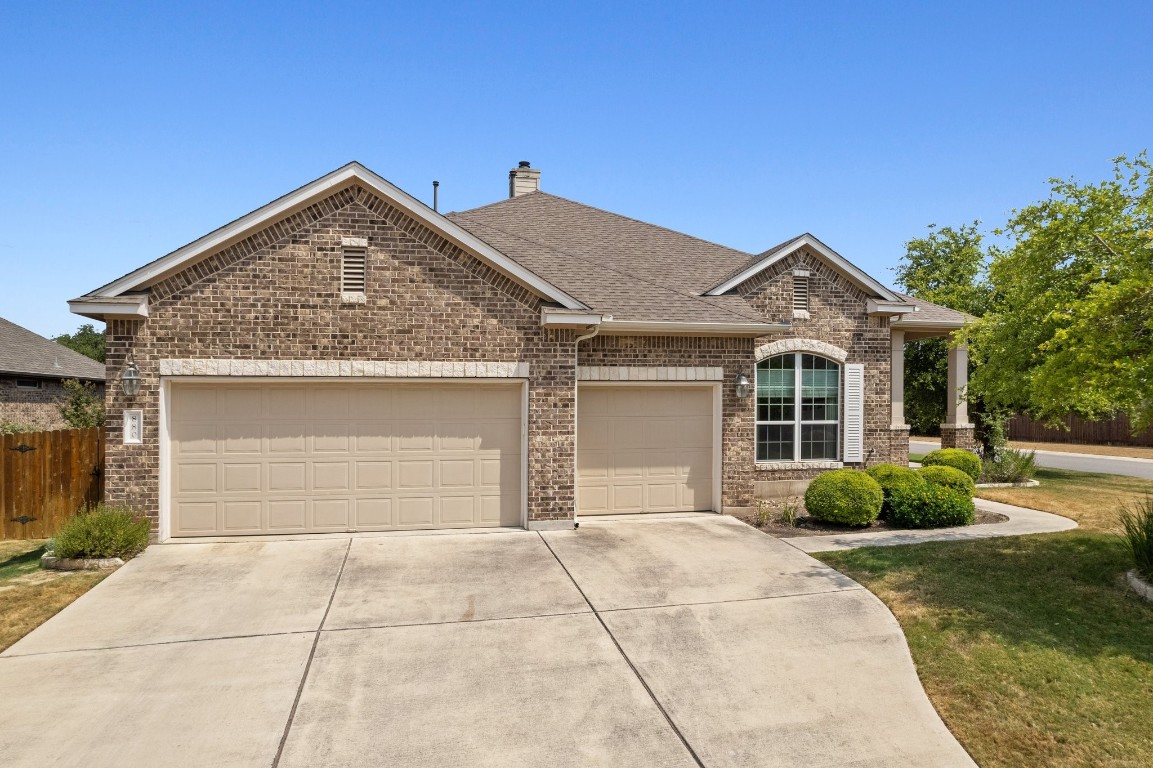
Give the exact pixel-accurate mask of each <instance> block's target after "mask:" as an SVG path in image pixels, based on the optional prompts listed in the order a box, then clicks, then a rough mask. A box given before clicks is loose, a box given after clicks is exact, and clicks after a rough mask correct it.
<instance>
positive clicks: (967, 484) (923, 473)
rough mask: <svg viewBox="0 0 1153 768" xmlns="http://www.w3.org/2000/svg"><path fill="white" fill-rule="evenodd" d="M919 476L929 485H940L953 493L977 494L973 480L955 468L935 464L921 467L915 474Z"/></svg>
mask: <svg viewBox="0 0 1153 768" xmlns="http://www.w3.org/2000/svg"><path fill="white" fill-rule="evenodd" d="M916 474H917V475H920V477H921V479H922V480H924V481H925V482H926V483H929V484H930V485H941V486H944V487H946V488H952V489H953V490H954V491H960V492H961V493H963V494H965V495H967V496H972V495H973V494H974V493H976V492H977V486H976V484H975V483H974V482H973V478H971V477H969V476H968V475H966V474H965V473H964V472H962V471H961V470H959V469H957V468H956V467H946V466H945V465H944V464H936V465H933V466H928V467H921V468H920V469H918V470H917V472H916Z"/></svg>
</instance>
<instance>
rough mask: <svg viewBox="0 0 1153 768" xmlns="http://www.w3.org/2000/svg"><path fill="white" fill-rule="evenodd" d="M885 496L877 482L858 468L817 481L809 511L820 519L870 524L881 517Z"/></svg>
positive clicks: (822, 476)
mask: <svg viewBox="0 0 1153 768" xmlns="http://www.w3.org/2000/svg"><path fill="white" fill-rule="evenodd" d="M884 499H885V494H884V492H883V491H882V490H881V486H880V484H878V483H877V481H876V480H874V479H873V478H871V477H869V476H868V475H866V474H865V473H864V472H861V471H860V470H856V469H834V470H833V471H832V472H822V473H821V474H819V475H817V476H816V477H815V478H813V480H812V482H810V483H809V488H808V490H807V491H805V509H807V510H808V511H809V514H810V515H812V516H813V517H815V518H817V519H818V520H826V521H828V522H830V523H843V524H845V525H868V524H869V523H871V522H873V521H874V520H876V519H877V515H879V514H881V504H882V503H883V502H884Z"/></svg>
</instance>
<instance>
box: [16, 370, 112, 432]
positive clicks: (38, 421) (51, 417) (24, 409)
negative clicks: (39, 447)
mask: <svg viewBox="0 0 1153 768" xmlns="http://www.w3.org/2000/svg"><path fill="white" fill-rule="evenodd" d="M25 378H31V377H23V376H22V377H20V379H21V380H24V379H25ZM38 381H39V382H40V388H39V389H25V388H23V387H17V386H16V377H8V376H4V377H0V422H9V423H14V424H22V425H27V426H30V427H35V428H36V429H68V425H67V424H66V423H65V422H64V419H62V418H61V417H60V407H59V405H58V403H59V401H60V400H61V399H62V398H63V397H64V386H63V384H62V383H61V382H60V381H59V380H57V379H38ZM95 384H96V393H97V395H101V394H103V392H104V385H103V384H102V383H98V382H97V383H95Z"/></svg>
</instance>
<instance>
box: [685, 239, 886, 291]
mask: <svg viewBox="0 0 1153 768" xmlns="http://www.w3.org/2000/svg"><path fill="white" fill-rule="evenodd" d="M801 248H804V249H805V250H806V251H808V252H809V253H811V254H812V255H813V256H815V257H816V258H819V259H820V260H821V261H823V262H825V263H826V264H828V265H829V266H830V267H832V268H833V269H835V270H836V271H837V272H840V273H841V274H842V275H844V276H845V277H846V278H847V279H848V280H849V281H850V282H852V283H854V284H855V285H856V286H857V287H859V288H861V289H862V290H864V291H865V292H866V293H868V294H870V295H872V296H874V297H877V298H880V299H883V300H885V301H890V302H898V303H900V302H901V299H900V298H899V296H898V295H897V294H896V293H894V292H893V291H891V290H889V289H888V288H886V287H885V286H884V285H882V284H881V283H879V282H877V280H875V279H873V278H872V277H870V276H869V275H868V274H867V273H866V272H864V271H863V270H862V269H860V268H859V267H858V266H856V265H855V264H853V263H852V262H851V261H849V260H848V259H846V258H845V257H844V256H842V255H841V254H839V253H837V252H836V251H834V250H833V249H832V248H830V247H829V246H827V245H825V244H824V243H822V242H821V241H820V240H818V239H817V238H815V237H813V236H812V235H810V234H809V233H808V232H806V233H805V234H803V235H800V236H798V237H794V238H793V239H792V240H786V241H785V242H783V243H781V244H780V245H776V246H773V247H772V248H770V249H769V250H767V251H765V252H764V253H761V254H758V255H756V256H754V257H753V258H752V259H750V260H749V261H748V262H746V263H745V264H743V265H741V266H739V267H738V268H736V269H734V270H732V271H731V272H729V273H728V274H727V275H725V276H724V277H723V278H721V279H720V281H719V282H717V283H716V284H715V285H713V286H712V287H710V288H709V289H708V290H707V291H705V295H707V296H720V295H721V294H724V293H728V292H729V291H731V290H733V289H734V288H736V287H737V286H739V285H740V284H741V283H744V282H745V281H747V280H749V279H751V278H753V277H755V276H757V275H758V274H760V273H761V272H763V271H765V270H766V269H768V268H769V267H771V266H772V265H774V264H776V263H777V262H779V261H780V260H781V259H783V258H785V257H786V256H788V255H790V254H792V253H795V252H796V251H798V250H800V249H801Z"/></svg>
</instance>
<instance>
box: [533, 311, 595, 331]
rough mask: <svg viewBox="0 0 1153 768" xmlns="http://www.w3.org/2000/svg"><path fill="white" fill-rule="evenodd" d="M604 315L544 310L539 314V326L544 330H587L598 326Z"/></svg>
mask: <svg viewBox="0 0 1153 768" xmlns="http://www.w3.org/2000/svg"><path fill="white" fill-rule="evenodd" d="M603 319H604V315H602V314H600V313H599V312H573V311H569V310H559V311H558V310H555V309H550V308H547V307H546V308H545V309H542V310H541V313H540V324H541V325H542V326H544V327H545V328H588V327H589V326H592V325H600V324H601V322H602V320H603Z"/></svg>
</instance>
